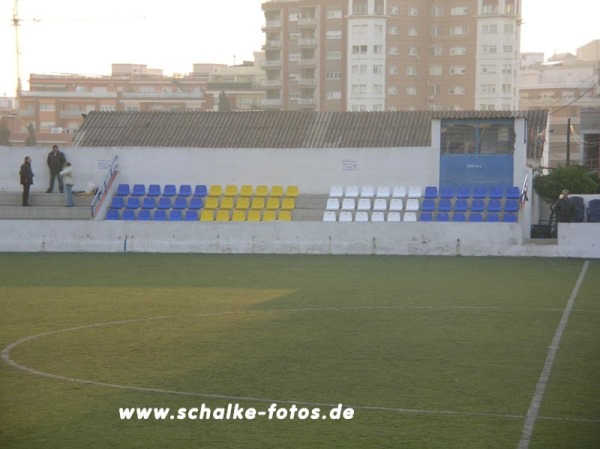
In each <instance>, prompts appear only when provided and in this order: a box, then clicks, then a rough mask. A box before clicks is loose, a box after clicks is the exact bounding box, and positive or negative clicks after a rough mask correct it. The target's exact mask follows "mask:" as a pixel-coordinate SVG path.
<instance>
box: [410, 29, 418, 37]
mask: <svg viewBox="0 0 600 449" xmlns="http://www.w3.org/2000/svg"><path fill="white" fill-rule="evenodd" d="M408 35H409V36H418V35H419V30H418V29H417V27H410V28H409V29H408Z"/></svg>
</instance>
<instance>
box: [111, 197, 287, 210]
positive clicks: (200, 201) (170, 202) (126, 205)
mask: <svg viewBox="0 0 600 449" xmlns="http://www.w3.org/2000/svg"><path fill="white" fill-rule="evenodd" d="M109 207H110V209H117V210H120V209H133V210H137V209H148V210H154V209H162V210H168V209H178V210H184V209H192V210H200V209H211V210H214V209H253V210H262V209H268V210H277V209H284V210H293V209H294V208H295V207H296V203H295V199H294V198H287V197H285V198H278V197H268V198H264V197H254V198H252V199H250V198H248V197H238V198H233V197H223V198H218V197H211V196H209V197H204V198H202V197H196V196H194V197H192V198H190V199H188V198H187V197H183V196H177V197H175V198H172V197H168V196H166V197H165V196H161V197H158V198H157V197H151V196H146V197H143V198H142V197H138V196H129V197H124V196H114V197H113V199H112V200H111V203H110V206H109Z"/></svg>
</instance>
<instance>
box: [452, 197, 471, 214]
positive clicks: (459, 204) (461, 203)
mask: <svg viewBox="0 0 600 449" xmlns="http://www.w3.org/2000/svg"><path fill="white" fill-rule="evenodd" d="M468 209H469V203H468V202H467V200H465V199H458V200H456V202H455V203H454V211H455V212H466V211H467V210H468Z"/></svg>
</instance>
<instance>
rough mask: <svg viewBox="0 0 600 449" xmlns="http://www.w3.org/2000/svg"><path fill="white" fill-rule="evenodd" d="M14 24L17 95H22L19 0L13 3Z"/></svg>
mask: <svg viewBox="0 0 600 449" xmlns="http://www.w3.org/2000/svg"><path fill="white" fill-rule="evenodd" d="M12 24H13V26H14V27H15V52H16V58H17V59H16V62H17V97H19V96H20V95H21V48H20V45H19V26H20V25H21V19H19V0H15V3H14V4H13V17H12Z"/></svg>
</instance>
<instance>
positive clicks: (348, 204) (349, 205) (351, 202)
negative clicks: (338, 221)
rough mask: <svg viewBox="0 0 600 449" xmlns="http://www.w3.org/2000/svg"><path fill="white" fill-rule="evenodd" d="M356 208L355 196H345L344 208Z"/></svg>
mask: <svg viewBox="0 0 600 449" xmlns="http://www.w3.org/2000/svg"><path fill="white" fill-rule="evenodd" d="M354 209H356V202H355V201H354V198H344V199H343V200H342V210H354Z"/></svg>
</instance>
